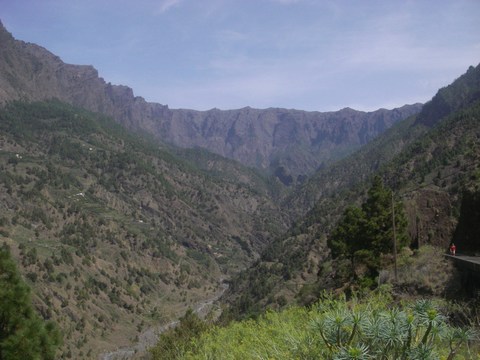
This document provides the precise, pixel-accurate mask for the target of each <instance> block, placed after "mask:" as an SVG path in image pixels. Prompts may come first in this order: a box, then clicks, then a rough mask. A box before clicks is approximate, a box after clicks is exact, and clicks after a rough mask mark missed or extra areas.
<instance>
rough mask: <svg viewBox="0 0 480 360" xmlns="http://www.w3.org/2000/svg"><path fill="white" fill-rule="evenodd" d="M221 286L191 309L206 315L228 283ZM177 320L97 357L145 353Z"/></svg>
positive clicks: (117, 359)
mask: <svg viewBox="0 0 480 360" xmlns="http://www.w3.org/2000/svg"><path fill="white" fill-rule="evenodd" d="M221 287H222V289H221V291H220V292H219V293H217V294H216V295H215V296H214V297H212V298H210V299H206V300H204V301H201V302H199V303H198V304H196V305H195V306H194V307H193V311H194V312H195V313H196V314H198V315H200V316H204V315H206V310H209V307H210V306H211V305H213V303H214V302H215V301H217V300H218V299H220V297H221V296H222V295H223V294H224V293H225V291H226V290H227V289H228V285H227V284H225V283H222V284H221ZM178 322H179V321H178V320H175V321H172V322H170V323H168V324H165V325H162V326H154V327H151V328H149V329H148V330H145V331H144V332H143V333H141V334H140V335H139V337H138V342H137V343H136V344H134V345H131V346H128V347H123V348H120V349H118V350H115V351H112V352H108V353H105V354H102V355H100V357H99V359H100V360H130V359H133V357H134V356H135V355H140V354H145V352H146V351H147V350H148V349H149V348H150V347H152V346H153V345H155V344H156V342H157V340H158V337H159V336H160V334H161V333H163V332H165V331H167V330H168V329H170V328H172V327H175V326H177V324H178Z"/></svg>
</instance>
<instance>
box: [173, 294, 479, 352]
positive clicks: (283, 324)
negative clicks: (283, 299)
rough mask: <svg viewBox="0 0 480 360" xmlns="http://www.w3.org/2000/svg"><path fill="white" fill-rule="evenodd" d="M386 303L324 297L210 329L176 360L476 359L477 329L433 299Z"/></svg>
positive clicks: (384, 299)
mask: <svg viewBox="0 0 480 360" xmlns="http://www.w3.org/2000/svg"><path fill="white" fill-rule="evenodd" d="M390 303H391V299H390V298H389V297H388V296H385V295H382V294H377V295H374V296H370V297H369V298H367V299H365V300H362V301H361V300H357V299H353V300H350V301H346V299H345V298H341V299H334V298H333V297H332V296H324V297H323V299H322V300H321V301H320V302H318V303H317V304H316V305H315V306H313V307H312V308H310V309H307V308H300V307H292V308H289V309H287V310H284V311H282V312H268V313H267V314H265V315H264V316H263V317H261V318H259V319H258V320H256V321H255V320H247V321H243V322H234V323H232V324H230V325H229V326H228V327H225V328H220V327H216V328H213V329H210V330H209V331H208V332H205V333H204V334H203V335H201V336H200V337H193V338H192V339H190V343H189V344H190V345H189V347H190V349H191V350H190V351H188V352H185V353H183V354H181V356H178V357H176V358H178V359H212V360H213V359H239V360H240V359H242V360H243V359H312V360H313V359H327V360H329V359H331V360H341V359H385V360H397V359H405V360H407V359H408V360H412V359H448V360H452V359H455V358H456V359H466V358H467V359H480V356H479V355H475V354H474V353H473V351H472V350H471V349H470V348H469V344H471V343H473V341H475V340H478V336H477V334H476V333H475V331H473V330H472V329H467V328H457V327H454V326H451V325H450V324H449V323H448V321H447V318H446V317H445V316H444V315H442V314H441V313H440V311H439V309H438V307H437V306H436V305H435V303H433V302H432V301H429V300H419V301H416V302H412V303H410V304H407V305H405V306H394V307H391V306H390V305H389V304H390ZM477 350H478V349H477ZM475 356H476V357H475ZM173 358H175V357H173Z"/></svg>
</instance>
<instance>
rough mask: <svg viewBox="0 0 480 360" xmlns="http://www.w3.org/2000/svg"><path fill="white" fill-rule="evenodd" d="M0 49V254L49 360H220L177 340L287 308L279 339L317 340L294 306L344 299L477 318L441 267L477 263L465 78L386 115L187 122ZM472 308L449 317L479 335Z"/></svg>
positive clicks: (250, 114)
mask: <svg viewBox="0 0 480 360" xmlns="http://www.w3.org/2000/svg"><path fill="white" fill-rule="evenodd" d="M0 48H1V50H2V51H1V52H0V104H1V108H0V245H1V246H3V248H2V251H4V252H5V253H9V254H11V256H12V258H13V259H14V260H15V263H16V264H17V267H18V269H19V272H20V274H21V277H22V279H23V281H25V283H26V284H27V286H28V287H29V288H31V296H32V303H33V306H34V308H35V310H36V311H37V312H38V313H39V314H40V317H41V318H42V319H43V320H45V321H47V320H48V321H52V322H53V323H55V324H56V326H57V328H58V329H59V331H60V333H61V334H62V337H63V343H62V344H61V345H60V346H59V349H58V351H57V353H56V358H59V359H105V360H114V359H123V358H132V359H145V358H148V348H149V347H154V349H155V346H157V350H154V351H153V352H152V355H151V356H153V358H154V359H157V358H158V354H159V353H160V354H162V351H163V350H164V349H163V348H162V347H161V346H162V345H161V344H160V345H158V343H157V338H158V337H159V336H160V335H162V336H161V337H160V338H161V339H163V340H164V342H165V344H167V345H171V347H172V348H175V346H177V345H178V349H180V350H178V351H179V354H180V355H181V356H183V355H185V356H186V354H187V352H188V351H187V350H186V349H189V351H190V350H191V351H192V352H191V353H189V354H190V355H191V356H192V357H191V358H196V357H195V356H197V355H198V354H195V353H194V352H195V351H197V350H198V351H200V350H199V349H202V351H205V353H207V350H208V346H211V347H212V348H211V349H210V350H211V351H212V354H218V352H215V351H218V349H217V348H216V346H218V344H217V339H219V338H220V336H221V334H219V335H218V336H219V338H216V339H211V338H208V337H205V338H202V339H203V340H202V341H203V342H198V343H195V342H193V343H195V346H196V347H189V346H191V343H188V341H190V340H191V339H197V340H198V339H200V338H201V336H203V335H202V334H203V333H206V330H205V329H208V328H209V327H210V328H211V329H215V331H216V332H219V333H220V332H221V331H223V330H219V328H222V327H223V326H225V331H230V330H229V329H230V328H229V327H228V326H233V327H235V326H246V331H250V330H251V328H250V327H249V324H251V323H249V322H248V321H254V320H251V319H257V320H258V321H259V322H258V324H259V326H260V324H261V326H264V325H265V324H264V322H263V321H264V320H265V319H266V318H268V316H271V318H272V319H274V318H275V317H276V316H277V315H272V314H273V312H275V314H282V313H281V311H282V310H284V309H290V310H284V311H287V312H288V311H291V313H290V314H291V317H290V318H288V316H287V318H288V319H290V320H291V321H292V322H291V323H288V324H284V325H278V326H293V325H292V324H294V323H295V324H298V323H301V321H299V319H307V318H308V319H309V321H324V320H319V319H320V318H321V316H323V315H321V314H320V313H316V309H315V308H307V307H308V306H312V305H313V304H316V303H317V302H318V301H319V299H325V301H326V302H325V304H333V303H334V300H332V299H330V300H331V302H330V303H329V302H328V301H330V300H328V299H329V298H328V296H330V295H328V296H327V295H326V294H327V293H329V294H336V295H338V296H339V299H340V300H339V301H338V303H335V304H337V305H338V306H339V309H340V307H342V306H345V309H347V310H345V311H346V312H348V306H349V305H348V303H346V302H342V301H343V300H341V299H342V296H347V295H348V297H352V301H353V303H355V304H357V305H358V308H359V309H360V308H361V309H364V307H365V309H367V310H368V304H366V303H365V302H364V301H363V299H358V303H356V302H355V301H357V299H356V298H355V296H357V295H356V294H365V298H366V299H369V296H371V299H373V300H372V303H373V304H375V306H377V305H378V306H380V307H381V306H385V303H388V301H390V302H392V303H394V304H395V305H399V304H400V303H401V302H402V301H403V300H405V302H408V301H413V300H418V299H419V298H422V297H425V298H428V299H431V300H434V301H436V300H440V299H442V300H445V301H447V300H448V301H466V302H468V301H472V302H470V303H469V304H477V303H478V296H477V295H475V291H473V292H472V291H470V290H471V289H470V287H471V286H470V285H467V286H466V287H464V288H462V287H459V286H458V284H462V281H463V283H465V284H466V283H467V281H465V279H464V280H461V279H462V273H461V272H459V271H458V270H457V269H456V268H455V267H454V266H453V265H452V264H451V263H449V262H448V261H447V260H446V259H444V257H443V253H444V252H445V251H446V249H448V246H449V245H450V243H451V242H452V241H455V244H457V246H458V249H460V250H459V251H463V252H466V253H468V254H467V255H472V256H475V255H478V253H479V252H480V243H479V240H478V234H479V228H478V224H479V220H480V218H479V211H478V209H479V208H480V202H479V199H480V196H479V194H480V126H479V125H480V122H479V121H480V65H479V66H476V67H473V66H471V67H470V68H469V69H468V70H467V71H466V73H465V74H463V75H461V76H459V78H457V79H455V80H454V81H453V82H452V83H451V84H450V85H448V86H446V87H444V88H442V89H440V90H439V91H438V92H437V93H436V94H432V95H433V97H432V100H431V101H429V102H427V103H426V104H423V105H422V104H413V105H405V106H403V107H400V108H396V109H393V110H386V109H379V110H376V111H372V112H362V111H356V110H353V109H350V108H345V109H342V110H339V111H336V112H328V113H327V112H325V113H321V112H306V111H300V110H287V109H280V108H270V109H253V108H243V109H238V110H219V109H212V110H208V111H194V110H186V109H169V108H168V106H166V105H161V104H156V103H149V102H146V101H145V100H144V99H143V98H141V97H137V96H134V95H133V90H132V89H130V88H128V87H125V86H117V85H112V84H110V83H107V82H106V81H105V80H104V79H102V78H101V77H99V76H98V72H97V71H96V70H95V69H94V68H93V67H91V66H82V65H70V64H66V63H64V62H63V61H62V60H61V59H60V58H59V57H57V56H55V55H54V54H52V53H50V52H49V51H48V50H46V49H44V48H42V47H40V46H38V45H35V44H30V43H25V42H23V41H20V40H16V39H14V38H13V36H12V35H11V34H10V33H8V31H7V30H6V29H5V28H4V27H3V25H1V24H0ZM459 75H460V74H459ZM446 85H447V84H446ZM392 209H394V211H392ZM395 214H396V215H395ZM392 219H394V220H393V225H394V226H393V229H392V224H391V221H392ZM396 232H397V233H396ZM396 236H398V238H397V237H396ZM393 239H395V240H393ZM397 240H398V243H399V244H401V245H402V246H400V245H399V249H398V254H396V253H395V255H393V253H392V251H393V250H392V249H393V244H394V243H395V244H396V242H397ZM2 254H3V252H2ZM397 260H398V264H397ZM394 262H395V264H396V265H395V269H394V268H393V263H394ZM397 265H398V269H397ZM438 269H443V270H441V271H439V270H438ZM397 270H398V272H399V274H400V276H399V277H397V274H396V273H397ZM394 273H395V276H394V275H393V274H394ZM469 281H470V280H469ZM470 283H471V281H470ZM385 289H386V290H385ZM376 291H378V292H379V293H380V294H378V293H377V292H376ZM382 291H384V293H382ZM472 293H473V295H472ZM345 294H347V295H345ZM382 294H383V295H382ZM332 296H333V295H332ZM382 296H383V297H382ZM385 299H388V301H386V300H385ZM420 301H423V300H420ZM475 301H477V303H475ZM367 303H368V300H367ZM337 305H332V307H334V306H337ZM357 305H355V306H357ZM304 306H306V307H305V308H303V307H304ZM315 306H317V307H318V309H320V308H322V306H324V305H321V304H319V305H315ZM325 306H327V305H325ZM402 306H403V305H402ZM408 306H410V305H408ZM408 306H407V307H406V308H399V310H398V312H399V313H400V312H402V311H407V312H408V311H410V310H405V309H407V308H408ZM412 306H413V305H412ZM425 306H427V305H425ZM428 306H430V305H428ZM442 306H443V305H442ZM448 306H450V305H448ZM448 306H447V305H445V306H444V307H445V308H448ZM451 306H453V305H451ZM475 306H476V305H469V306H467V307H466V310H465V312H464V313H461V312H460V310H458V309H453V310H452V309H451V308H448V309H447V310H448V311H450V313H449V314H450V315H451V316H452V317H453V315H452V314H455V316H457V317H458V319H460V318H461V320H458V324H457V325H458V326H460V325H462V326H464V325H465V326H466V325H469V326H472V327H473V328H478V327H479V326H480V324H479V323H478V321H479V320H480V318H479V317H478V313H475ZM212 309H213V310H214V311H210V310H212ZM306 309H309V310H306ZM322 309H323V308H322ZM342 309H343V308H342ZM382 309H383V308H382ZM323 310H325V313H326V314H329V311H330V310H332V309H326V308H325V309H323ZM323 310H322V311H323ZM367 310H365V311H367ZM424 310H425V309H424ZM427 310H428V309H427ZM430 310H431V309H430ZM442 310H445V309H443V308H442ZM277 311H278V313H277ZM342 311H344V310H342ZM345 311H344V313H345ZM362 311H363V310H362ZM382 311H383V310H380V308H379V310H378V313H382ZM435 311H436V310H435ZM287 312H286V313H285V314H287ZM307 312H308V314H307ZM264 314H267V315H265V316H266V318H265V317H262V316H264ZM268 314H270V315H268ZM402 314H403V313H402ZM415 314H416V315H418V316H420V318H422V316H424V314H423V313H422V311H420V310H419V311H418V312H417V313H415ZM10 315H11V314H10ZM197 315H199V316H198V318H197ZM348 316H350V315H348ZM382 316H383V315H382ZM402 316H403V315H402ZM465 318H467V319H468V318H470V319H471V323H470V324H466V323H467V321H466V320H465ZM248 319H250V320H248ZM312 319H316V320H312ZM348 319H350V317H348ZM402 319H403V318H402ZM441 319H442V324H443V321H446V320H445V319H444V318H443V317H442V318H441ZM240 320H246V322H244V323H239V322H238V321H240ZM272 321H274V322H275V324H280V323H281V322H282V321H283V319H282V320H280V319H277V318H275V320H272ZM297 321H298V322H297ZM302 321H303V320H302ZM348 321H350V320H348ZM185 324H186V325H185ZM232 324H233V325H232ZM319 324H320V323H319ZM415 324H416V326H417V325H418V324H420V323H418V324H417V323H415ZM176 325H178V328H179V329H177V331H178V333H175V331H176V330H175V329H174V327H175V326H176ZM190 325H191V328H192V329H197V330H198V329H199V330H198V332H197V333H195V331H193V330H192V333H189V332H188V331H186V330H185V328H187V330H188V327H189V326H190ZM315 326H317V325H315ZM318 326H320V325H318ZM418 326H419V328H420V327H421V325H418ZM422 326H423V325H422ZM448 326H450V324H447V323H446V324H445V327H446V328H447V327H448ZM217 327H218V328H217ZM320 328H321V326H320ZM422 329H423V328H422ZM277 330H278V328H277ZM310 330H311V329H310ZM310 330H309V329H306V330H305V334H307V335H308V334H309V333H308V331H310ZM350 330H351V329H350ZM424 330H425V329H424ZM424 330H421V331H424ZM212 331H213V330H212ZM302 331H303V330H302ZM419 331H420V330H419ZM425 331H426V332H425V333H424V337H425V339H429V331H427V330H425ZM452 331H453V330H452ZM274 332H275V331H274ZM185 333H187V335H185ZM275 333H277V332H275ZM177 335H178V336H177ZM180 335H182V336H184V335H185V337H186V339H187V340H186V341H187V342H186V343H185V344H186V345H185V344H183V343H181V341H183V337H182V336H180ZM307 335H305V336H307ZM205 336H207V335H205ZM302 336H303V335H302ZM308 336H310V335H308ZM345 336H346V335H345ZM362 336H363V335H362ZM472 336H473V335H472ZM360 337H361V336H360V335H358V338H360ZM172 338H174V339H177V338H178V339H179V340H178V344H177V343H175V340H171V339H172ZM233 338H234V337H233ZM253 338H254V336H253ZM354 338H355V334H354V333H353V332H352V335H351V340H353V339H354ZM292 339H293V338H292ZM472 339H473V340H472V341H471V342H472V343H473V344H474V345H475V341H476V340H477V338H475V337H472ZM324 340H325V339H324ZM168 341H173V343H172V344H171V343H169V342H168ZM252 341H253V340H252ZM275 341H278V339H277V340H275ZM292 341H293V340H292ZM295 341H297V343H296V344H297V345H298V349H299V350H298V351H299V352H298V354H300V353H302V354H307V353H308V351H306V350H305V349H303V348H302V347H303V346H304V344H301V343H299V342H298V341H300V340H298V339H296V340H295ZM452 341H453V340H452ZM455 341H456V340H455ZM462 341H463V340H462ZM468 341H470V338H468V339H467V340H465V341H464V342H459V344H461V345H462V346H464V344H465V343H467V344H468ZM279 343H280V344H281V343H282V341H281V340H280V341H279ZM325 343H326V344H327V345H326V348H328V349H330V350H331V351H333V350H332V349H337V348H336V347H335V346H333V347H332V346H331V345H329V343H328V341H327V340H325ZM431 343H432V344H433V343H434V339H432V341H431ZM179 344H180V345H179ZM226 344H227V342H225V345H226ZM272 344H273V342H272ZM452 344H453V342H452ZM337 345H338V344H337ZM192 346H193V345H192ZM201 346H206V347H205V349H203V348H201ZM228 346H232V348H234V347H235V345H234V344H233V345H232V344H231V343H229V345H228ZM459 346H460V345H459ZM266 348H268V346H266ZM291 348H294V347H291ZM212 349H213V350H212ZM302 349H303V350H302ZM312 349H313V348H312ZM338 349H340V346H338ZM338 349H337V350H338ZM474 349H475V350H474V351H477V350H478V343H477V345H476V347H474ZM210 350H208V351H210ZM304 350H305V351H306V352H304V353H303V352H302V351H304ZM317 350H318V352H317V353H315V354H316V355H315V356H318V354H320V353H321V354H325V353H323V352H322V351H323V350H322V349H320V348H318V349H317ZM155 351H157V352H155ZM182 351H183V352H182ZM233 351H234V350H232V353H233ZM266 351H267V353H269V354H273V352H272V351H273V350H266ZM285 351H287V350H285ZM288 351H290V350H288ZM312 351H314V350H312ZM338 351H340V350H338ZM442 351H443V350H442ZM445 351H446V350H445ZM312 354H313V352H312ZM442 354H443V353H442ZM180 355H178V356H179V357H178V358H182V357H181V356H180ZM310 355H311V354H310ZM337 355H338V354H337ZM212 356H213V355H212ZM239 356H240V355H239ZM252 356H253V355H252ZM292 356H293V355H292ZM305 356H306V355H305ZM312 356H313V355H312ZM329 356H333V353H331V354H330V355H329ZM0 358H1V356H0ZM176 358H177V357H176ZM332 358H333V357H332ZM477 358H478V357H477ZM472 359H476V358H474V357H472Z"/></svg>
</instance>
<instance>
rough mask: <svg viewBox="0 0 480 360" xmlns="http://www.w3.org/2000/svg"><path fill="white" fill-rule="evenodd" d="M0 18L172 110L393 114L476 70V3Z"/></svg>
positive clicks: (43, 8)
mask: <svg viewBox="0 0 480 360" xmlns="http://www.w3.org/2000/svg"><path fill="white" fill-rule="evenodd" d="M0 19H1V20H2V22H3V24H4V26H5V27H6V28H7V29H8V30H9V31H10V32H11V33H12V34H13V35H14V36H15V37H16V38H17V39H20V40H24V41H27V42H33V43H36V44H39V45H41V46H43V47H45V48H47V49H48V50H50V51H51V52H53V53H54V54H56V55H58V56H60V57H61V58H62V60H63V61H65V62H67V63H72V64H89V65H93V66H94V67H95V68H96V69H97V70H98V71H99V74H100V76H101V77H103V78H104V79H105V80H106V81H107V82H111V83H113V84H122V85H128V86H130V87H132V88H133V90H134V93H135V95H138V96H142V97H144V98H145V99H146V100H148V101H154V102H159V103H161V104H167V105H169V107H171V108H189V109H197V110H206V109H210V108H213V107H217V108H220V109H236V108H241V107H245V106H251V107H255V108H267V107H283V108H296V109H302V110H318V111H331V110H338V109H341V108H343V107H347V106H348V107H352V108H355V109H359V110H375V109H378V108H381V107H385V108H393V107H397V106H401V105H403V104H406V103H414V102H425V101H427V100H429V99H430V98H431V97H432V96H433V95H434V94H435V93H436V91H437V90H438V89H439V88H440V87H443V86H446V85H448V84H449V83H451V82H452V81H453V80H454V79H455V78H457V77H458V76H460V75H461V74H463V73H464V72H465V71H466V70H467V68H468V67H469V66H470V65H474V66H476V65H478V64H479V63H480V1H478V0H452V1H446V0H431V1H427V0H416V1H408V0H402V1H400V0H398V1H393V0H391V1H387V0H378V1H370V0H362V1H360V0H356V1H354V0H351V1H348V0H345V1H343V0H337V1H321V0H157V1H153V0H151V1H150V0H131V1H125V0H0Z"/></svg>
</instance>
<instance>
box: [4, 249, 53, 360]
mask: <svg viewBox="0 0 480 360" xmlns="http://www.w3.org/2000/svg"><path fill="white" fill-rule="evenodd" d="M59 343H60V335H59V332H58V331H57V329H56V327H55V326H54V324H52V323H50V322H47V323H46V322H44V321H43V320H42V319H41V318H40V317H39V316H38V315H37V313H36V312H35V311H34V309H33V307H32V304H31V298H30V290H29V288H28V286H27V285H26V284H25V282H24V281H23V280H22V278H21V276H20V274H19V272H18V270H17V267H16V265H15V262H14V261H13V260H12V258H11V256H10V251H9V249H8V248H7V247H6V246H3V247H2V248H0V360H15V359H19V360H20V359H42V360H49V359H54V358H55V351H56V348H57V347H58V345H59Z"/></svg>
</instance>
